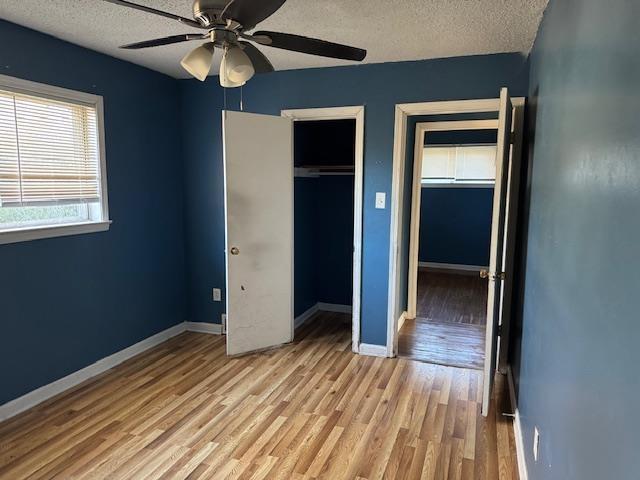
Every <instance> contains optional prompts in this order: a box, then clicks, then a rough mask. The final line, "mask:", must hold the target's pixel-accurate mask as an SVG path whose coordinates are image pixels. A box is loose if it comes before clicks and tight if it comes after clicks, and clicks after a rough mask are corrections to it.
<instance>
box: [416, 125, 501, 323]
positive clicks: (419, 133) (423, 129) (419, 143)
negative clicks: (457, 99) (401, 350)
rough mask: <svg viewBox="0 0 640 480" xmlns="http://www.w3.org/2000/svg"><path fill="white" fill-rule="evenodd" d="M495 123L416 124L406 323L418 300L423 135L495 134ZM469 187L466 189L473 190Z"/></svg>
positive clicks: (496, 126)
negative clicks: (428, 133) (482, 131)
mask: <svg viewBox="0 0 640 480" xmlns="http://www.w3.org/2000/svg"><path fill="white" fill-rule="evenodd" d="M497 129H498V120H497V119H494V120H454V121H446V122H420V123H417V124H416V138H415V146H414V152H413V180H412V184H411V185H412V193H411V227H410V230H409V272H408V276H409V278H408V281H407V314H406V315H405V317H406V318H408V319H414V318H416V313H417V312H416V311H417V303H418V301H417V297H418V268H419V263H420V262H419V259H418V250H419V244H420V213H421V209H422V196H421V193H422V157H423V150H424V140H425V136H426V135H427V132H442V131H456V130H458V131H459V130H497ZM474 187H475V185H472V186H471V187H470V188H474Z"/></svg>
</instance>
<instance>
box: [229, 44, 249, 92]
mask: <svg viewBox="0 0 640 480" xmlns="http://www.w3.org/2000/svg"><path fill="white" fill-rule="evenodd" d="M254 73H255V69H254V67H253V63H252V62H251V59H250V58H249V56H248V55H247V54H246V53H244V51H243V49H242V47H240V46H239V45H231V46H229V47H227V48H226V49H225V52H224V56H223V57H222V63H221V64H220V83H221V84H222V81H223V79H224V80H225V83H234V84H236V85H235V86H240V85H244V84H245V83H246V82H247V81H248V80H249V79H250V78H251V77H253V75H254ZM223 86H224V85H223Z"/></svg>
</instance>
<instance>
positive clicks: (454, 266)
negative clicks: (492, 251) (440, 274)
mask: <svg viewBox="0 0 640 480" xmlns="http://www.w3.org/2000/svg"><path fill="white" fill-rule="evenodd" d="M418 268H437V269H440V270H458V271H463V272H479V271H480V270H483V269H484V270H486V269H488V268H489V267H485V266H482V265H463V264H461V263H438V262H418Z"/></svg>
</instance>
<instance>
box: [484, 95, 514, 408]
mask: <svg viewBox="0 0 640 480" xmlns="http://www.w3.org/2000/svg"><path fill="white" fill-rule="evenodd" d="M511 112H512V106H511V99H510V98H509V92H508V90H507V89H506V88H503V89H501V90H500V112H499V115H498V142H497V149H496V150H497V153H496V184H495V188H494V191H493V218H492V220H491V251H490V254H489V273H488V279H489V292H488V293H489V294H488V298H487V330H486V339H485V355H484V389H483V392H482V393H483V395H482V414H483V415H485V416H486V415H487V414H488V412H489V400H490V398H491V391H492V389H493V378H494V376H495V373H496V360H497V358H496V356H497V346H498V323H499V320H500V310H501V290H502V279H503V272H502V264H503V262H502V259H503V245H504V228H505V212H506V207H507V178H508V172H509V152H510V147H511Z"/></svg>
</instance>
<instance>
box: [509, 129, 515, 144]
mask: <svg viewBox="0 0 640 480" xmlns="http://www.w3.org/2000/svg"><path fill="white" fill-rule="evenodd" d="M509 143H510V144H511V145H514V144H515V143H516V132H509Z"/></svg>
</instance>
